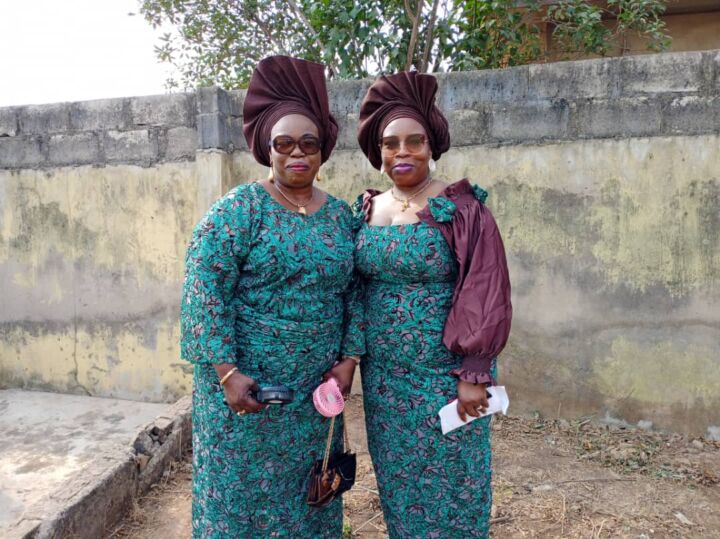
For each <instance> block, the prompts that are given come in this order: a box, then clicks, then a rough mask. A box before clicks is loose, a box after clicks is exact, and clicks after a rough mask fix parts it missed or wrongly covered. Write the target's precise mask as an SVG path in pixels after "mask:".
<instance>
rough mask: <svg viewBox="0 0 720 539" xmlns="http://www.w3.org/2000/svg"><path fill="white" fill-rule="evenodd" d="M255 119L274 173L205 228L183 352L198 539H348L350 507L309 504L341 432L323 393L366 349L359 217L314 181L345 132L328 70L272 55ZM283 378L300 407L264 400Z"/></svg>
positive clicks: (260, 71)
mask: <svg viewBox="0 0 720 539" xmlns="http://www.w3.org/2000/svg"><path fill="white" fill-rule="evenodd" d="M244 122H245V124H244V132H245V137H246V139H247V141H248V145H249V147H250V148H251V150H252V151H253V154H254V156H255V158H256V159H257V160H258V162H259V163H261V164H263V165H266V166H269V167H271V170H272V175H271V178H270V179H268V180H264V181H260V182H255V183H251V184H246V185H241V186H239V187H236V188H235V189H233V190H231V191H230V192H229V193H228V194H227V195H225V196H224V197H223V198H221V199H220V200H219V201H218V202H216V203H215V205H214V206H213V207H212V208H211V209H210V211H209V212H208V213H207V215H206V216H205V217H204V218H203V219H202V221H200V223H199V224H198V225H197V226H196V227H195V230H194V232H193V236H192V240H191V242H190V246H189V248H188V252H187V258H186V275H185V285H184V291H183V300H182V307H181V325H182V354H183V357H184V359H186V360H188V361H191V362H193V363H194V364H195V371H194V387H193V510H192V526H193V536H194V537H196V538H200V537H202V538H244V537H247V538H260V537H292V538H308V539H310V538H312V539H314V538H322V537H328V538H330V537H332V538H337V537H339V536H340V535H341V529H342V502H341V501H340V500H337V501H335V502H333V503H332V504H330V505H328V506H327V507H324V508H321V509H315V508H311V507H309V506H308V505H307V503H306V501H305V499H306V494H307V490H306V481H307V477H308V474H309V471H310V468H311V466H312V464H313V462H314V460H315V459H317V458H320V457H321V456H322V453H323V450H324V445H325V440H326V438H327V433H328V427H329V420H327V419H325V418H323V417H322V416H321V415H320V414H319V413H317V412H316V411H315V408H314V406H313V403H312V391H313V389H314V388H315V387H317V385H318V384H319V383H320V382H321V381H322V378H323V376H328V375H329V374H331V375H333V376H335V378H337V379H338V381H339V383H340V386H341V389H342V390H343V391H344V392H347V391H349V389H350V385H351V383H352V377H353V372H354V370H355V366H356V360H355V358H354V357H353V356H356V355H358V354H361V353H362V352H363V351H364V350H363V339H362V334H361V333H360V331H359V328H358V327H357V326H354V325H353V324H352V323H351V322H352V316H351V314H352V310H351V305H352V304H351V302H349V301H348V300H347V296H348V293H347V289H348V285H349V283H350V281H351V276H352V273H353V231H352V224H353V221H352V215H351V212H350V209H349V207H348V206H347V204H345V203H344V202H342V201H340V200H338V199H336V198H334V197H332V196H330V195H328V194H327V193H324V192H323V191H321V190H319V189H318V188H317V187H315V186H314V180H315V179H316V177H317V172H318V170H319V168H320V165H321V163H322V162H324V161H325V160H327V158H328V157H329V155H330V152H331V151H332V148H333V146H334V144H335V140H336V138H337V124H336V123H335V120H334V118H333V117H332V116H331V115H330V113H329V108H328V102H327V93H326V89H325V79H324V71H323V66H321V65H319V64H313V63H310V62H306V61H303V60H297V59H293V58H288V57H277V56H276V57H270V58H266V59H265V60H263V61H262V62H260V64H259V65H258V66H257V69H256V71H255V73H254V75H253V78H252V80H251V83H250V86H249V88H248V92H247V96H246V98H245V104H244ZM344 329H345V331H343V330H344ZM343 333H345V338H344V340H343ZM341 356H342V359H340V361H339V362H337V360H338V359H339V358H341ZM277 384H284V385H286V386H288V387H289V388H290V389H292V390H294V391H295V400H294V401H293V402H292V403H290V404H287V405H285V406H276V405H271V406H263V405H262V404H260V403H258V402H257V401H256V400H255V399H254V398H253V397H252V391H254V390H257V388H258V386H261V385H277ZM341 432H342V429H337V430H336V433H341ZM338 442H339V440H338V439H337V437H336V443H338Z"/></svg>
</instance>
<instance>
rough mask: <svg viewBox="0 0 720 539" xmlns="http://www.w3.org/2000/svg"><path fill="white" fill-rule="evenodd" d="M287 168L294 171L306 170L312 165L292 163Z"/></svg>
mask: <svg viewBox="0 0 720 539" xmlns="http://www.w3.org/2000/svg"><path fill="white" fill-rule="evenodd" d="M287 168H289V169H290V170H292V171H293V172H305V171H306V170H308V169H309V168H310V167H309V166H307V165H306V164H305V163H292V164H291V165H288V167H287Z"/></svg>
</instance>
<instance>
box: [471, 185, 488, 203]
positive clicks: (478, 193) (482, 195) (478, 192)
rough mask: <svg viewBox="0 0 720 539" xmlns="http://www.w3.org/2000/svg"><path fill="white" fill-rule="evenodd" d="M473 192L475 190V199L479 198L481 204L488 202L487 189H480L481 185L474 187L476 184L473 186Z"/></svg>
mask: <svg viewBox="0 0 720 539" xmlns="http://www.w3.org/2000/svg"><path fill="white" fill-rule="evenodd" d="M472 190H473V195H475V198H477V199H478V200H479V201H480V202H482V203H483V204H485V201H486V200H487V197H488V192H487V191H486V190H485V189H483V188H482V187H480V186H479V185H474V184H473V186H472Z"/></svg>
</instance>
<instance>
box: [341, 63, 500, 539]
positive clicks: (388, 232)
mask: <svg viewBox="0 0 720 539" xmlns="http://www.w3.org/2000/svg"><path fill="white" fill-rule="evenodd" d="M436 91H437V82H436V81H435V78H434V77H432V76H431V75H424V74H418V73H415V72H410V73H398V74H397V75H391V76H383V77H380V78H379V79H378V80H377V81H376V82H375V83H374V84H373V85H372V86H371V88H370V89H369V90H368V93H367V95H366V96H365V99H364V101H363V104H362V107H361V110H360V132H359V136H358V140H359V142H360V146H361V148H362V149H363V151H364V152H365V154H366V155H367V156H368V159H369V160H370V162H371V163H372V164H373V166H375V167H376V168H380V169H381V170H382V171H383V172H385V173H387V175H388V176H389V177H390V180H392V187H391V188H390V189H388V190H387V191H385V192H383V193H381V192H378V191H374V190H370V191H367V192H366V193H365V194H364V195H362V196H361V197H360V199H359V200H358V201H357V202H356V205H355V210H356V212H357V215H358V227H359V230H358V232H357V236H356V247H355V262H356V267H357V270H358V271H359V273H360V275H361V281H362V294H363V297H364V308H365V322H366V323H365V327H366V329H365V334H366V338H365V340H366V355H365V356H364V358H363V360H362V362H361V369H362V382H363V397H364V401H365V415H366V422H367V432H368V445H369V449H370V454H371V456H372V459H373V465H374V467H375V472H376V476H377V481H378V486H379V489H380V498H381V502H382V507H383V512H384V515H385V521H386V524H387V527H388V533H389V534H390V537H391V538H403V539H404V538H410V537H417V538H432V537H435V538H443V539H446V538H456V537H458V538H460V537H461V538H466V537H487V536H488V534H489V520H490V509H491V506H492V488H491V458H490V418H483V419H480V420H477V421H474V422H472V423H470V424H468V425H466V426H464V427H461V428H459V429H456V430H454V431H452V432H451V433H449V434H448V435H445V436H444V435H443V434H442V432H441V430H440V422H439V418H438V415H437V414H438V411H439V410H440V408H442V407H443V406H444V405H445V404H447V403H448V402H449V401H451V400H453V399H455V398H457V399H458V412H459V414H460V415H461V417H467V416H468V415H471V416H477V415H479V413H480V412H481V411H482V410H483V409H484V408H486V407H487V406H488V401H487V391H486V387H487V386H488V385H492V384H494V383H495V358H496V356H497V355H498V354H499V353H500V351H501V350H502V349H503V347H504V346H505V344H506V342H507V339H508V335H509V332H510V321H511V317H512V307H511V304H510V280H509V277H508V270H507V263H506V260H505V251H504V248H503V243H502V239H501V237H500V233H499V231H498V228H497V225H496V224H495V220H494V219H493V217H492V214H491V213H490V210H489V209H488V208H487V206H485V199H486V197H487V193H486V192H485V191H484V190H482V189H481V188H479V187H477V186H473V185H471V184H470V182H468V181H467V180H461V181H458V182H456V183H453V184H450V185H448V184H446V183H444V182H441V181H438V180H435V179H433V178H432V173H431V171H432V169H433V168H434V160H435V159H439V158H440V156H441V155H442V153H444V152H445V151H447V149H448V148H449V144H450V140H449V135H448V126H447V121H446V119H445V117H444V116H443V115H442V113H441V112H440V111H439V109H438V108H437V107H436V106H435V93H436Z"/></svg>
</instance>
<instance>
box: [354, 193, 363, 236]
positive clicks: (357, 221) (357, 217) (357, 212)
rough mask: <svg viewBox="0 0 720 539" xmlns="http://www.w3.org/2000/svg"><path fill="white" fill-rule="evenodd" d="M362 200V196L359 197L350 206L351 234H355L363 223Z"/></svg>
mask: <svg viewBox="0 0 720 539" xmlns="http://www.w3.org/2000/svg"><path fill="white" fill-rule="evenodd" d="M364 198H365V196H364V195H360V196H358V197H357V199H356V200H355V202H353V203H352V204H351V205H350V211H351V212H352V228H353V232H357V231H358V230H360V229H361V228H362V225H363V223H364V222H365V211H364V206H365V203H364V202H365V201H364Z"/></svg>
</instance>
